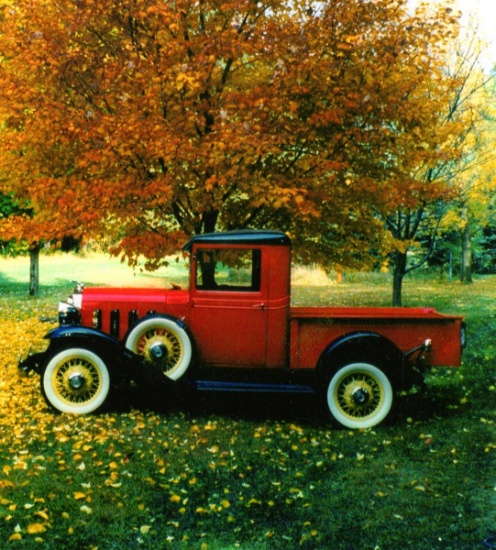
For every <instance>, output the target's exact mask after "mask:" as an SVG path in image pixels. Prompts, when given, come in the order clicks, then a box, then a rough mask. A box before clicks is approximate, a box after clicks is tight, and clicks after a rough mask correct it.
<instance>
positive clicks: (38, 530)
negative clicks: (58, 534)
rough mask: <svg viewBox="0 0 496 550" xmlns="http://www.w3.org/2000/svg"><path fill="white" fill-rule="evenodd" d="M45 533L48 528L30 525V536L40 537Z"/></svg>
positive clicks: (35, 524) (36, 524) (39, 524)
mask: <svg viewBox="0 0 496 550" xmlns="http://www.w3.org/2000/svg"><path fill="white" fill-rule="evenodd" d="M45 531H46V527H45V526H44V525H42V524H41V523H32V524H31V525H28V533H29V534H30V535H39V534H40V533H44V532H45Z"/></svg>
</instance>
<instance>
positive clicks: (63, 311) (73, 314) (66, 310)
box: [59, 302, 81, 325]
mask: <svg viewBox="0 0 496 550" xmlns="http://www.w3.org/2000/svg"><path fill="white" fill-rule="evenodd" d="M80 322H81V315H80V314H79V309H78V308H76V307H74V305H73V304H70V303H68V302H59V324H60V325H79V324H80Z"/></svg>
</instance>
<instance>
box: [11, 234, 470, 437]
mask: <svg viewBox="0 0 496 550" xmlns="http://www.w3.org/2000/svg"><path fill="white" fill-rule="evenodd" d="M184 249H185V250H186V251H187V252H189V254H190V287H189V289H181V288H179V287H178V286H177V285H172V288H171V289H151V288H141V289H140V288H84V289H83V287H82V285H79V286H78V288H77V289H76V291H75V293H74V294H73V296H72V297H71V298H70V299H69V300H68V301H67V302H64V303H61V304H60V305H59V323H60V326H59V327H57V328H55V329H53V330H52V331H50V332H49V333H48V334H47V335H46V336H45V338H47V339H48V340H49V346H48V349H47V350H46V351H45V352H43V353H38V354H35V355H31V356H29V357H28V358H26V359H24V360H22V361H20V363H19V368H20V369H21V371H22V372H23V373H28V372H30V371H31V370H34V371H36V372H37V373H39V374H40V376H41V389H42V393H43V395H44V397H45V399H46V400H47V402H48V403H49V404H50V405H51V406H52V407H53V408H55V409H57V410H59V411H61V412H70V413H80V414H85V413H91V412H93V411H95V410H97V409H98V408H100V407H101V406H102V405H103V404H104V403H105V401H106V400H107V397H108V395H109V392H110V390H111V389H112V388H113V387H115V386H116V385H118V384H119V383H122V382H123V381H126V380H128V379H132V377H133V376H134V374H135V373H136V372H141V373H143V372H151V371H153V372H154V373H157V372H160V376H166V377H168V378H169V379H171V380H173V381H175V382H174V383H175V384H182V383H185V384H188V385H189V386H192V387H193V388H196V389H198V390H215V391H241V392H246V391H257V392H264V393H267V392H307V393H313V394H315V395H316V397H317V398H318V399H319V400H321V403H322V404H323V406H324V407H325V409H326V411H327V412H328V413H330V415H331V416H332V417H334V419H335V420H337V421H338V422H339V423H340V424H342V425H344V426H347V427H350V428H367V427H371V426H375V425H376V424H378V423H379V422H381V421H382V420H383V419H384V418H385V417H386V416H387V415H388V413H389V412H390V410H391V407H392V404H393V397H394V392H396V391H404V390H408V389H411V388H412V386H413V385H415V384H421V383H423V377H422V373H423V371H424V369H425V368H426V367H428V366H430V365H436V366H459V365H460V362H461V355H462V349H463V347H464V343H465V325H464V322H463V319H462V317H459V316H448V315H442V314H440V313H437V312H436V311H435V310H434V309H431V308H416V309H398V308H341V307H338V308H336V307H292V306H291V304H290V271H291V242H290V239H289V238H288V236H287V235H285V234H284V233H282V232H279V231H249V230H245V231H231V232H223V233H211V234H203V235H198V236H195V237H193V238H192V239H191V240H190V241H189V242H188V243H187V244H186V246H185V247H184ZM147 370H148V371H147ZM133 373H134V374H133ZM143 391H146V388H144V389H143Z"/></svg>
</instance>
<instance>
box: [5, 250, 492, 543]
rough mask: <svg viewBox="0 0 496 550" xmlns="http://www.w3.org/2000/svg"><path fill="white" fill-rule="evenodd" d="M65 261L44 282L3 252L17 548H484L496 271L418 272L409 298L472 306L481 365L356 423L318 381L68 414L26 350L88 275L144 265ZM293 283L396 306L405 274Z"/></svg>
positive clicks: (8, 446) (298, 296) (306, 295)
mask: <svg viewBox="0 0 496 550" xmlns="http://www.w3.org/2000/svg"><path fill="white" fill-rule="evenodd" d="M52 261H54V262H55V260H52ZM65 261H66V263H64V268H63V269H64V271H63V275H64V276H63V277H62V276H61V275H60V271H59V267H57V268H55V263H54V264H53V265H54V269H53V271H52V270H51V267H50V266H51V265H52V264H50V262H49V261H47V260H46V259H45V258H42V261H41V269H42V282H43V280H44V281H45V286H44V287H43V290H42V297H41V298H39V299H28V298H27V285H26V283H25V281H26V280H27V272H26V274H25V275H23V273H25V272H24V269H25V268H26V264H22V267H19V266H17V267H15V266H14V264H15V262H13V264H9V269H7V268H6V267H5V266H6V264H5V263H3V262H0V273H2V274H3V280H2V281H1V282H0V285H1V289H2V295H1V297H0V329H1V331H2V334H3V337H4V338H3V341H2V345H1V346H0V369H1V372H2V376H1V377H0V423H1V426H2V432H1V435H0V547H2V548H22V549H31V548H46V549H50V550H51V549H53V548H64V549H74V550H76V549H77V550H82V549H90V548H93V549H96V548H99V549H103V550H107V549H119V550H128V549H129V550H134V549H137V548H145V549H150V550H157V549H166V548H186V549H189V548H192V549H222V550H226V549H232V548H242V549H272V548H274V549H279V548H288V549H293V548H294V549H296V548H308V549H320V548H321V549H324V548H325V549H327V548H333V549H338V550H339V549H349V548H370V549H372V548H376V547H377V548H381V549H396V548H405V549H413V550H419V549H423V548H429V549H439V550H441V549H442V550H447V549H452V550H472V549H474V548H482V547H483V539H484V538H485V537H488V536H489V535H491V534H493V533H495V532H496V515H495V514H496V505H495V504H496V491H495V489H496V486H495V483H496V480H495V478H494V471H495V466H496V462H495V457H496V454H495V453H496V435H495V433H496V432H495V426H494V423H495V407H494V403H495V397H496V391H495V385H496V380H495V370H496V369H495V365H496V344H495V343H494V342H495V333H496V323H495V319H494V312H495V303H496V300H495V298H496V277H486V278H478V279H476V282H475V283H474V284H473V285H470V286H463V285H460V284H459V283H457V282H453V283H451V284H448V283H441V282H439V281H438V280H437V279H435V280H432V281H430V280H426V279H425V278H423V279H421V280H417V281H414V280H412V281H407V282H406V283H405V296H404V298H405V305H409V306H417V305H422V306H424V305H429V306H435V307H436V308H438V309H440V310H441V311H446V312H452V313H462V314H464V315H465V316H466V319H467V323H468V329H469V345H468V347H467V350H466V353H465V357H464V366H463V367H462V368H461V369H436V372H434V373H432V374H431V375H429V377H428V383H429V389H428V391H427V392H426V393H425V394H417V395H411V396H403V397H400V398H398V399H397V402H396V404H397V408H396V414H395V415H394V416H393V417H392V418H391V419H390V420H389V421H388V422H386V424H385V425H383V426H380V427H377V428H375V429H373V430H365V431H348V430H345V429H342V428H337V427H335V426H331V425H328V424H327V423H325V422H324V421H323V420H322V419H321V418H320V417H319V416H318V414H317V411H316V406H315V403H314V402H313V400H312V399H308V398H307V397H298V398H296V397H295V398H288V397H287V396H284V397H280V398H277V399H270V400H268V399H267V398H266V397H263V398H262V399H261V398H260V397H259V396H236V397H235V398H233V397H224V396H204V397H199V396H194V395H188V394H183V395H177V393H175V394H174V395H171V394H170V393H167V392H166V393H162V392H160V391H158V392H152V391H151V390H150V391H148V392H146V395H143V394H136V393H134V392H127V393H126V395H124V394H120V395H119V396H118V397H120V399H117V400H116V401H115V405H114V408H113V409H111V410H110V411H108V412H106V413H104V414H99V415H93V416H88V417H78V416H71V415H54V414H53V412H52V411H50V410H49V409H48V408H47V407H46V405H45V403H44V401H43V399H42V397H41V394H40V389H39V380H38V379H37V378H36V377H30V378H29V379H22V380H19V379H18V378H17V368H16V362H17V357H18V354H19V351H20V350H21V349H27V347H28V346H29V343H30V342H31V341H35V342H37V343H38V345H39V344H41V345H42V346H43V345H44V343H43V341H42V336H43V334H44V332H45V331H46V330H47V329H48V328H49V326H50V325H49V324H48V323H41V322H40V321H39V318H40V317H45V316H47V311H50V312H53V311H55V308H56V301H57V300H58V299H59V298H61V297H63V296H64V293H66V292H68V291H70V289H71V287H72V284H71V283H70V280H71V279H72V278H78V279H80V278H83V279H84V280H86V281H87V282H88V283H89V284H92V283H96V284H101V283H102V282H105V279H106V278H107V279H109V278H110V279H111V281H112V283H116V284H125V283H123V281H125V280H128V279H127V277H128V276H129V274H125V273H124V272H125V271H126V270H127V268H125V266H121V265H120V264H119V263H118V262H117V263H116V264H113V263H108V262H107V259H105V260H104V261H103V262H102V260H101V258H96V259H94V258H87V259H86V260H81V259H79V258H78V259H74V258H71V259H70V260H67V259H66V260H65ZM86 262H87V263H86ZM14 268H15V269H19V271H18V273H19V275H14V273H15V269H14ZM110 268H112V269H111V270H110ZM121 269H123V271H121ZM72 272H77V274H78V276H77V277H73V275H72ZM80 275H83V277H81V276H80ZM178 275H179V274H178ZM66 276H67V281H69V283H66V279H65V277H66ZM133 277H134V275H132V273H131V279H132V278H133ZM174 279H175V280H174V282H177V279H176V275H174ZM163 280H166V281H167V280H169V278H168V276H164V279H163ZM140 281H143V283H144V284H148V280H147V279H145V278H143V279H141V278H140ZM293 283H294V291H295V293H294V299H293V302H294V303H298V304H305V305H316V304H318V305H325V304H329V305H389V300H390V291H391V289H390V281H388V279H387V276H382V275H379V276H378V275H377V274H374V275H372V276H370V275H366V274H361V275H360V276H358V275H356V276H354V277H353V278H352V277H345V281H344V282H343V283H341V284H337V283H336V282H335V281H334V280H333V277H332V276H331V277H329V278H327V277H323V276H322V274H321V273H313V274H312V273H311V272H310V273H303V272H301V271H300V272H299V273H296V275H295V278H294V280H293Z"/></svg>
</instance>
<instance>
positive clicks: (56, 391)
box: [42, 348, 110, 414]
mask: <svg viewBox="0 0 496 550" xmlns="http://www.w3.org/2000/svg"><path fill="white" fill-rule="evenodd" d="M109 389H110V377H109V373H108V369H107V366H106V365H105V363H104V362H103V360H102V359H101V357H99V356H98V355H96V354H95V353H93V352H92V351H90V350H87V349H84V348H70V349H66V350H62V351H59V352H58V353H56V354H55V355H54V356H53V357H52V358H51V359H50V361H49V362H48V364H47V366H46V368H45V371H44V373H43V376H42V390H43V395H44V396H45V399H46V400H47V402H48V403H49V404H50V405H51V406H52V407H54V408H55V409H57V410H59V411H61V412H70V413H79V414H87V413H90V412H93V411H95V410H96V409H98V408H99V407H100V406H101V405H102V404H103V403H104V401H105V399H106V398H107V395H108V393H109Z"/></svg>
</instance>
